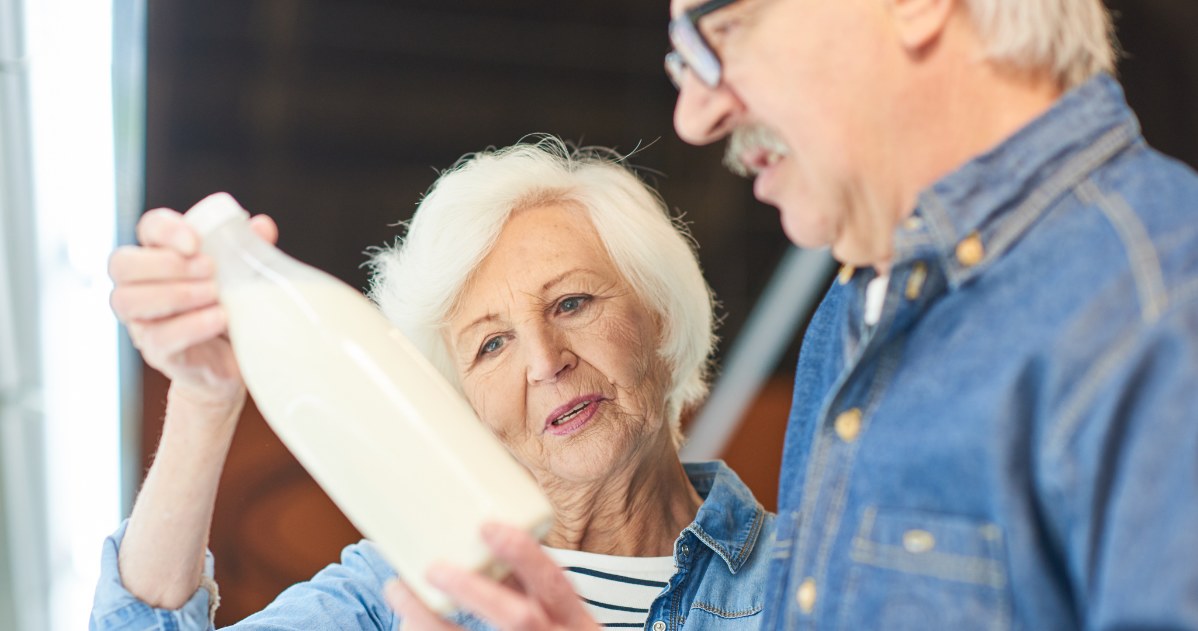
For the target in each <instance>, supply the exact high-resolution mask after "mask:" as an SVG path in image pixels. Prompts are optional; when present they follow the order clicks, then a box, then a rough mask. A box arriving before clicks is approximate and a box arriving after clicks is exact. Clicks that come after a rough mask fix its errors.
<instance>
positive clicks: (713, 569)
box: [90, 462, 774, 631]
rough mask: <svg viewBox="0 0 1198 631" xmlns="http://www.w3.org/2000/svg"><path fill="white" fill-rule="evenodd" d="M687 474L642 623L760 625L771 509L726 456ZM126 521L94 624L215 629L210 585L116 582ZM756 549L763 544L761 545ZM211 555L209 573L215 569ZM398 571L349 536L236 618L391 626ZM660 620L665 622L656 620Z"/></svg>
mask: <svg viewBox="0 0 1198 631" xmlns="http://www.w3.org/2000/svg"><path fill="white" fill-rule="evenodd" d="M685 467H686V472H687V475H688V476H689V477H690V480H691V484H693V485H694V487H695V490H696V491H698V493H699V495H700V497H702V498H704V501H703V505H702V506H700V508H699V512H698V513H697V514H696V515H695V520H694V522H692V523H691V524H690V525H689V526H687V527H686V529H685V530H683V531H682V533H681V534H680V535H679V536H678V539H677V540H676V541H675V542H674V561H675V565H676V566H677V568H678V569H677V571H676V572H675V574H674V576H673V577H672V578H671V579H670V582H669V585H667V586H666V587H665V588H664V589H663V590H662V592H661V594H660V595H658V597H657V598H656V599H655V600H654V601H653V605H652V607H651V608H650V612H649V622H648V624H647V625H646V628H650V629H654V630H656V631H662V629H670V630H676V629H719V630H723V631H743V630H749V629H757V628H758V625H759V624H760V618H761V616H760V613H761V610H762V603H763V602H764V598H765V578H766V573H767V571H768V559H767V558H765V553H766V552H767V551H768V547H769V541H770V540H771V539H772V536H773V524H774V516H773V514H771V513H768V512H766V511H765V509H764V508H762V507H761V504H759V503H758V502H757V500H756V499H754V498H753V494H752V492H750V491H749V489H748V487H746V486H745V485H744V483H743V482H741V480H740V478H739V477H737V475H736V474H735V473H734V472H733V471H732V470H731V469H729V468H728V467H727V466H726V465H724V463H722V462H704V463H694V464H686V465H685ZM123 535H124V525H122V526H121V527H120V529H118V530H117V532H116V533H115V534H114V535H113V536H111V537H109V538H108V539H107V540H106V541H105V543H104V551H103V559H102V563H101V576H100V582H99V585H98V587H97V588H96V599H95V603H94V605H93V606H92V618H91V625H90V628H91V629H92V630H93V631H189V630H190V631H200V630H202V629H211V628H212V624H211V623H210V622H209V615H208V606H209V592H208V591H207V590H206V589H203V588H201V589H199V590H197V591H196V594H195V595H194V596H193V597H192V598H191V600H190V601H188V602H187V603H186V604H185V605H184V606H183V607H182V608H180V609H178V610H165V609H154V608H152V607H150V606H149V605H147V604H145V603H144V602H142V601H140V600H138V599H137V598H136V597H135V596H133V595H132V594H130V593H129V592H128V591H127V590H126V589H125V588H124V586H123V585H121V579H120V572H119V569H118V567H117V553H118V549H119V546H120V541H121V538H122V537H123ZM759 550H760V552H759ZM212 568H213V562H212V558H211V555H210V556H209V558H208V563H207V566H206V569H205V575H206V576H208V577H211V576H212ZM394 576H395V571H394V570H392V569H391V567H390V566H389V565H388V564H387V562H386V561H384V560H383V558H382V557H381V556H380V555H379V553H378V551H377V550H376V549H375V547H374V546H373V545H371V543H370V542H369V541H362V542H361V543H357V544H353V545H350V546H347V547H346V548H345V549H344V550H343V551H342V553H341V563H336V564H333V565H330V566H328V567H326V568H325V569H323V570H321V571H320V572H319V573H317V574H316V576H314V577H313V578H312V580H310V581H307V582H304V583H300V584H298V585H294V586H292V587H290V588H288V589H287V590H286V591H284V592H283V593H282V594H280V595H279V597H278V598H277V599H276V600H275V601H274V602H273V603H271V604H270V606H268V607H267V608H266V609H264V610H262V611H261V612H258V613H256V614H254V615H252V616H250V617H249V618H246V619H245V620H243V621H242V622H240V623H238V624H236V625H234V627H233V628H236V629H240V630H243V631H250V630H262V631H266V630H268V629H269V630H271V631H283V630H288V629H294V630H300V629H303V630H305V631H336V630H344V629H378V630H383V629H387V630H394V629H398V628H399V620H398V619H396V617H395V615H394V614H393V613H392V612H391V610H390V609H389V608H388V607H387V605H386V603H385V602H384V601H383V597H382V590H383V584H384V583H385V582H386V581H387V580H389V579H390V578H392V577H394ZM453 621H454V622H456V623H457V624H460V625H462V626H463V627H465V628H467V629H489V628H490V627H489V626H487V625H486V624H485V623H483V622H482V621H480V620H478V619H477V618H473V617H471V616H470V615H468V614H464V613H459V614H456V615H454V616H453ZM658 622H661V623H663V624H662V625H658V624H656V623H658Z"/></svg>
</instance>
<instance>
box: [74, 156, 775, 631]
mask: <svg viewBox="0 0 1198 631" xmlns="http://www.w3.org/2000/svg"><path fill="white" fill-rule="evenodd" d="M254 221H255V225H256V226H257V228H258V231H259V233H260V234H261V235H262V236H263V237H264V238H267V239H269V240H273V239H274V238H275V236H276V234H277V231H276V229H275V227H274V224H273V222H271V221H270V220H269V219H267V218H264V217H259V218H255V220H254ZM138 235H139V238H140V240H141V242H142V243H143V245H142V246H140V247H131V248H125V249H122V250H120V251H118V252H117V253H115V254H114V255H113V257H112V260H111V265H110V270H111V274H112V277H113V280H114V281H115V289H114V290H113V295H112V304H113V308H114V310H115V311H116V313H117V315H118V316H119V317H120V319H121V320H122V321H123V322H124V323H126V325H128V327H129V330H130V333H131V335H132V337H133V339H134V341H135V343H136V344H137V345H138V348H140V349H141V351H142V354H143V355H144V356H145V358H146V360H147V362H149V363H150V364H151V365H152V366H154V367H155V368H158V369H159V370H161V371H162V372H163V373H165V374H166V375H167V376H169V377H170V378H171V379H172V383H171V389H170V394H169V397H168V406H167V417H166V421H165V425H164V429H163V434H162V438H161V441H160V443H159V448H158V455H157V457H156V458H155V460H154V464H153V466H152V467H151V469H150V471H149V473H148V475H147V477H146V481H145V484H144V486H143V488H142V491H141V494H140V495H139V497H138V500H137V503H136V505H135V507H134V509H133V513H132V515H131V516H130V518H129V520H128V522H127V523H126V524H124V525H122V527H121V528H120V529H119V530H118V531H117V533H116V534H114V535H113V536H112V537H110V538H109V539H108V540H107V541H106V543H105V549H104V557H103V558H104V563H103V575H102V577H101V580H100V585H99V587H98V589H97V595H96V602H95V605H94V608H93V613H92V628H96V629H126V628H137V629H142V628H147V629H158V628H179V629H205V628H209V627H211V612H212V611H213V610H214V609H215V603H216V597H215V595H216V592H217V588H216V584H215V582H214V581H213V577H212V563H211V560H210V559H208V560H207V561H206V558H205V546H206V541H207V534H208V529H209V527H210V521H211V516H212V509H213V502H214V497H215V494H216V487H217V481H218V478H219V476H220V472H221V468H222V466H223V462H224V457H225V454H226V452H227V450H228V447H229V443H230V440H231V437H232V434H233V428H234V426H235V424H236V419H237V418H238V415H239V412H240V410H241V407H242V405H243V404H244V400H245V389H244V385H243V383H242V381H241V378H240V375H239V373H238V371H237V367H236V363H235V362H234V360H233V357H232V354H231V352H230V348H229V346H228V342H227V341H226V338H225V337H224V335H223V334H224V332H225V321H224V315H223V311H222V310H221V309H220V307H219V305H217V303H216V292H215V288H214V287H213V282H212V276H213V269H212V264H211V261H209V260H208V259H207V258H206V257H204V256H203V255H201V254H199V253H198V247H197V245H198V244H197V239H196V236H195V234H194V233H192V232H191V230H190V229H189V228H188V227H187V226H186V224H185V223H183V222H182V221H181V219H180V215H179V214H178V213H175V212H173V211H168V210H158V211H152V212H150V213H147V214H146V216H145V217H144V218H143V219H142V221H141V222H140V223H139V226H138ZM374 269H375V275H374V278H373V281H372V291H371V294H372V297H373V298H374V299H375V300H376V302H377V303H378V304H379V306H380V307H381V309H382V310H383V311H384V313H386V314H387V316H388V317H389V318H390V319H391V320H392V321H393V322H394V323H395V324H396V325H397V326H398V327H399V328H400V329H401V330H402V331H403V332H404V333H406V334H407V335H408V337H409V338H410V339H411V340H412V341H413V342H414V343H415V344H416V345H417V346H418V347H419V348H420V349H421V350H422V351H423V352H424V353H425V354H427V356H428V357H429V358H430V359H431V360H432V362H433V363H434V365H436V366H437V367H438V368H439V369H440V370H441V371H442V372H443V373H444V374H445V376H446V377H447V378H449V379H450V381H451V382H453V383H455V384H456V385H457V386H458V387H459V388H460V390H461V391H462V393H463V394H464V395H465V396H466V398H467V400H468V401H469V402H470V404H471V405H472V406H473V408H474V409H475V411H476V412H477V413H478V416H479V417H480V418H481V419H482V422H484V423H486V424H487V426H488V427H489V428H491V429H492V430H493V431H494V432H495V434H496V435H497V436H499V438H500V439H501V440H502V442H503V443H504V444H505V445H506V446H507V448H508V449H509V451H510V452H511V453H512V454H513V456H514V457H515V458H516V459H517V460H518V461H519V462H520V463H521V464H522V465H523V466H524V467H526V468H527V469H528V470H529V471H530V472H531V473H532V475H533V476H534V478H535V479H536V480H537V482H538V483H539V484H540V486H541V488H542V489H543V490H544V491H545V493H546V495H547V497H548V498H549V500H550V502H551V504H552V505H553V507H554V511H555V519H554V523H553V525H552V527H551V530H550V532H549V533H548V535H547V536H546V537H545V539H544V541H543V548H537V546H535V545H534V544H533V543H532V542H531V540H530V539H528V538H527V537H526V536H525V537H521V535H519V534H518V533H512V532H510V530H505V529H503V528H502V527H501V526H496V527H494V528H491V529H490V530H489V531H487V532H485V533H484V535H485V537H486V538H487V539H488V540H489V542H490V543H491V544H492V546H493V547H494V548H495V551H496V554H497V555H498V556H500V558H511V557H512V556H513V555H525V556H526V557H527V555H528V554H529V548H530V547H531V548H533V551H532V554H534V555H539V556H543V555H547V557H548V558H549V559H552V565H555V566H557V567H560V568H562V569H563V570H564V575H563V573H562V572H559V571H558V570H557V569H556V568H554V567H552V566H550V567H549V571H548V572H545V571H541V570H543V569H544V567H545V566H547V565H549V563H550V562H549V561H548V560H545V561H544V563H542V564H541V566H540V568H541V570H536V571H530V570H529V569H528V568H529V567H533V568H537V567H538V566H537V565H536V563H535V562H534V563H533V564H532V565H531V566H530V565H528V564H527V563H520V564H517V565H518V568H519V571H518V572H517V574H516V576H515V578H514V580H512V581H509V582H508V584H507V585H499V584H496V583H492V582H490V581H489V580H487V579H484V578H482V577H477V576H474V575H463V573H461V572H455V571H454V570H453V568H435V569H434V571H433V572H431V574H432V575H431V576H430V577H429V578H430V580H432V581H433V583H434V584H438V585H441V586H443V587H445V588H446V589H447V591H448V592H449V593H450V594H451V595H453V596H456V597H457V598H458V599H459V601H460V602H461V603H462V604H464V605H467V606H468V607H470V608H472V609H473V612H471V611H465V610H463V611H460V612H458V613H456V614H454V615H452V616H451V617H450V621H449V622H450V623H453V624H455V625H461V626H463V627H466V628H491V627H496V626H497V627H500V628H516V627H521V628H525V627H528V626H529V625H530V624H532V625H536V624H546V625H549V624H554V625H556V624H569V625H570V626H574V627H578V628H583V627H587V626H590V627H594V626H595V622H596V621H597V622H598V623H599V624H601V625H604V626H608V627H623V628H651V629H654V630H655V631H661V630H662V629H665V628H671V629H677V628H694V629H709V628H712V629H714V628H726V629H747V628H751V627H755V626H756V623H757V620H756V618H757V614H758V612H760V610H761V608H762V598H763V592H764V590H763V586H762V584H761V583H762V581H763V579H764V576H765V574H764V572H765V565H766V559H765V558H764V557H765V556H766V552H765V550H764V549H763V548H764V547H765V542H766V541H767V540H768V539H769V536H771V534H772V523H773V517H772V515H770V514H768V513H766V512H765V510H764V509H762V507H761V505H760V504H759V503H757V502H756V501H755V500H754V499H753V496H752V494H751V493H750V492H749V490H748V489H747V488H746V487H745V486H744V485H743V484H742V483H741V482H740V480H739V479H738V478H737V477H736V475H735V474H734V473H733V472H732V471H730V470H729V469H727V467H725V466H724V465H723V464H721V463H715V462H713V463H702V464H687V465H683V464H682V463H681V462H680V461H679V459H678V453H677V447H678V444H679V440H680V436H681V434H680V432H679V419H680V417H681V415H682V412H683V411H684V410H686V409H688V408H689V407H692V406H695V405H697V404H698V403H699V402H700V400H701V399H702V397H703V396H704V395H705V392H706V383H705V376H706V365H707V357H708V354H709V353H710V350H711V346H712V343H713V336H712V313H711V298H710V294H709V291H708V288H707V285H706V283H705V282H704V281H703V278H702V275H701V273H700V270H699V266H698V263H697V261H696V258H695V255H694V253H693V251H692V250H691V248H690V246H689V243H688V240H687V236H686V234H685V233H684V232H683V231H682V229H681V227H680V226H678V225H676V224H675V223H674V222H672V221H671V219H670V217H669V214H668V212H667V211H666V209H665V207H664V205H663V204H662V203H661V201H660V200H659V199H658V198H657V196H656V195H655V194H654V193H653V192H652V191H651V190H650V189H648V188H646V187H645V186H644V185H643V184H642V183H641V182H640V181H639V180H638V179H637V178H636V177H635V176H634V175H633V174H632V173H631V172H629V171H628V170H627V169H626V168H625V167H623V166H622V165H621V164H620V163H619V161H618V160H616V159H613V158H612V157H610V156H609V155H607V154H605V153H602V152H598V151H578V152H571V151H570V150H568V149H567V148H566V147H565V146H564V145H563V144H562V143H560V141H556V140H554V139H544V140H542V141H541V142H539V143H536V144H521V145H516V146H513V147H509V148H507V149H502V150H499V151H493V152H484V153H480V154H476V155H472V156H467V157H466V158H464V159H463V160H462V161H460V162H459V164H458V165H457V166H456V167H455V168H454V169H451V170H450V171H448V172H446V173H445V174H444V175H442V177H441V178H440V179H439V180H438V181H437V183H436V184H435V185H434V186H433V188H432V189H431V191H430V192H429V193H428V195H427V196H426V197H425V198H424V200H423V201H422V203H421V204H420V207H419V208H418V209H417V212H416V215H415V217H414V218H413V220H412V222H411V224H410V226H409V229H408V231H407V235H406V237H405V238H404V239H403V241H402V242H401V243H399V244H397V245H396V246H395V247H394V248H389V249H384V250H382V251H380V252H379V253H378V254H377V255H376V256H375V260H374ZM379 501H386V498H379ZM413 517H414V518H419V517H418V516H413ZM522 546H523V550H521V547H522ZM541 550H543V555H542V552H541ZM534 561H535V560H534ZM394 575H395V574H394V571H393V570H392V569H391V568H389V567H388V566H387V564H386V563H385V562H384V561H383V560H382V558H381V557H380V555H379V554H378V552H377V551H376V550H375V549H374V547H373V546H372V545H371V544H370V543H369V542H367V541H363V542H361V543H358V544H354V545H351V546H348V547H347V548H346V549H345V550H344V552H343V554H342V559H341V563H339V564H334V565H331V566H329V567H328V568H326V569H324V570H322V571H321V572H320V573H318V574H317V575H316V576H314V577H313V578H312V579H311V580H309V581H307V582H304V583H300V584H298V585H295V586H293V587H291V588H289V589H288V590H286V591H284V592H283V593H282V594H281V595H280V596H279V597H278V599H277V600H276V601H275V602H274V603H272V604H271V605H270V606H269V607H268V608H267V609H265V610H263V611H262V612H259V613H258V614H255V615H253V616H251V617H250V618H248V619H246V620H244V621H243V622H241V623H240V624H239V625H237V626H238V628H244V629H257V628H262V629H266V628H270V629H351V628H352V629H358V628H361V629H395V628H398V625H399V622H400V617H401V616H399V615H397V614H396V613H394V612H393V611H392V610H391V609H390V608H389V607H388V603H390V604H391V605H392V606H395V607H397V608H398V609H400V610H402V611H403V612H404V614H405V615H407V616H408V620H407V621H406V622H407V624H406V625H405V628H408V627H409V626H432V627H438V626H448V624H449V623H446V622H443V621H441V620H438V619H436V618H435V617H434V616H432V615H431V614H430V613H429V612H428V610H427V609H424V608H423V607H422V606H421V605H420V604H419V603H418V602H415V601H414V599H413V598H412V597H411V595H410V594H408V593H406V592H405V590H404V589H403V588H402V587H398V586H396V585H392V586H390V587H389V588H388V589H387V592H388V596H387V597H386V598H385V597H384V585H385V584H386V583H387V581H389V580H390V579H392V578H393V577H394ZM524 594H527V595H524ZM575 594H576V595H575ZM592 619H593V620H592ZM160 624H161V625H162V626H159V625H160Z"/></svg>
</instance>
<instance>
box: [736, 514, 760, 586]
mask: <svg viewBox="0 0 1198 631" xmlns="http://www.w3.org/2000/svg"><path fill="white" fill-rule="evenodd" d="M763 523H765V508H764V507H763V506H762V505H761V504H760V503H758V504H757V512H756V513H754V514H753V525H752V527H751V528H750V532H749V536H747V537H745V543H744V545H742V546H741V547H740V553H739V554H737V555H736V570H739V569H740V566H741V565H743V564H744V562H745V559H747V558H748V556H749V553H750V551H751V550H752V549H753V548H754V547H755V544H756V543H757V537H758V536H760V534H761V524H763ZM736 570H733V571H734V572H735V571H736Z"/></svg>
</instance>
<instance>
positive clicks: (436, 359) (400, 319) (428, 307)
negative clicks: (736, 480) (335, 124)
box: [370, 136, 715, 443]
mask: <svg viewBox="0 0 1198 631" xmlns="http://www.w3.org/2000/svg"><path fill="white" fill-rule="evenodd" d="M549 203H568V204H574V205H576V206H578V207H580V208H582V209H584V210H585V211H586V212H587V214H588V216H589V217H590V220H591V222H592V223H593V224H594V226H595V230H596V231H597V232H598V234H599V237H600V239H601V240H602V241H603V244H604V246H605V247H606V249H607V252H608V254H609V255H610V256H611V258H612V261H613V262H614V263H615V265H616V268H617V269H618V270H619V271H620V273H621V274H623V275H624V277H625V280H627V282H628V283H629V285H630V286H631V287H632V289H633V291H635V292H636V293H637V295H638V296H639V297H640V298H641V300H642V301H643V303H644V304H645V305H646V306H647V307H648V308H649V309H650V310H651V311H653V312H654V313H656V314H657V315H658V316H659V317H658V320H659V321H660V322H661V325H662V330H661V340H660V346H659V348H658V353H659V355H660V356H661V357H662V358H663V359H664V360H665V363H666V365H667V366H668V367H669V369H670V371H671V375H670V377H671V379H670V381H669V389H668V390H667V394H666V402H665V403H666V408H665V413H666V420H667V421H668V422H669V423H670V424H671V427H672V429H673V432H674V439H675V442H676V443H678V441H679V440H680V439H681V432H680V430H679V423H680V419H681V414H682V411H683V410H684V409H686V408H688V407H689V406H692V405H695V404H698V403H699V402H701V401H702V399H703V398H704V397H705V396H706V394H707V377H708V367H709V359H708V358H709V356H710V354H711V351H712V349H713V347H714V345H715V335H714V326H715V322H714V319H713V314H712V304H713V301H712V294H711V290H710V288H709V287H708V285H707V282H706V281H705V280H704V278H703V274H702V271H701V270H700V268H699V262H698V258H697V257H696V254H695V251H694V249H693V241H692V240H691V238H690V235H689V233H688V231H687V230H686V227H685V225H684V224H682V222H681V220H680V219H677V218H674V217H672V216H671V215H670V212H669V210H668V209H667V208H666V206H665V204H664V202H663V201H662V200H661V198H660V197H659V196H658V195H657V193H656V192H655V191H654V190H653V189H652V188H650V187H649V186H647V185H646V184H644V183H643V182H641V180H640V179H638V177H637V176H636V175H635V174H634V173H633V172H632V171H631V170H630V169H629V168H628V167H626V166H625V165H624V164H623V159H621V158H620V157H619V156H618V155H616V154H615V153H614V152H612V151H610V150H604V149H599V148H581V149H574V148H571V147H570V146H568V145H567V144H566V143H564V142H563V141H561V140H560V139H558V138H556V137H551V136H542V137H537V138H536V139H535V142H521V143H519V144H516V145H513V146H511V147H506V148H504V149H498V150H494V149H491V150H487V151H483V152H480V153H475V154H467V155H466V156H463V157H462V158H461V159H460V160H458V162H457V163H456V164H455V165H454V166H453V167H451V168H450V169H449V170H447V171H445V172H443V173H442V174H441V176H440V177H439V178H438V179H437V181H436V182H435V183H434V184H433V185H432V187H431V188H430V189H429V191H428V193H426V194H425V196H424V198H423V199H422V200H421V202H420V204H419V206H418V207H417V209H416V213H415V215H413V217H412V220H411V221H410V222H409V223H408V225H407V232H406V235H405V236H403V237H400V238H398V239H397V240H396V242H395V244H394V245H392V246H389V247H386V248H381V249H378V250H376V251H374V252H373V253H372V258H371V261H370V266H371V268H372V271H373V273H372V274H371V281H370V298H371V299H372V300H374V302H375V303H376V304H378V306H379V308H380V309H381V310H382V311H383V313H384V315H386V316H387V318H388V319H389V320H390V321H391V322H392V323H393V324H394V325H395V326H396V327H397V328H399V330H400V331H401V332H403V333H404V335H406V336H407V337H408V338H409V339H410V340H411V342H412V343H413V344H415V345H416V347H417V348H418V349H419V350H420V351H422V352H423V353H424V354H425V356H426V357H428V358H429V360H430V361H431V362H432V364H433V365H434V366H436V368H437V369H438V370H440V371H441V373H442V374H444V375H445V376H446V378H448V379H449V381H450V383H452V384H454V385H455V386H456V387H457V388H458V389H459V390H460V389H461V382H460V379H459V377H458V372H457V370H456V368H455V366H454V363H453V360H452V359H451V355H450V350H449V346H448V341H447V340H446V339H445V336H444V335H443V331H444V326H445V324H446V319H447V317H448V316H449V314H450V313H451V312H452V310H453V308H454V307H455V305H456V302H457V299H458V296H459V294H460V292H461V291H462V288H463V287H464V286H465V285H466V283H467V281H468V280H469V278H470V276H471V274H472V273H473V272H474V270H475V268H476V267H477V266H478V265H479V263H480V262H481V261H482V259H483V258H484V257H485V256H486V255H487V254H488V253H489V252H490V251H491V248H492V247H493V246H494V245H495V242H496V240H497V239H498V237H499V233H500V231H501V230H502V229H503V227H504V225H505V224H506V222H507V220H508V217H510V216H511V214H512V213H513V212H515V211H517V210H520V209H521V208H529V207H533V206H540V205H544V204H549ZM630 350H631V349H630Z"/></svg>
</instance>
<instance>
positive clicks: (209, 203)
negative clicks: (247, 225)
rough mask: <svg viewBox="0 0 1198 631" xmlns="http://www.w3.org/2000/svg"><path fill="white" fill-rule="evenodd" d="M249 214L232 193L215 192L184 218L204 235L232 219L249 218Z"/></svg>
mask: <svg viewBox="0 0 1198 631" xmlns="http://www.w3.org/2000/svg"><path fill="white" fill-rule="evenodd" d="M249 216H250V214H249V213H248V212H246V210H245V209H244V208H242V207H241V204H238V203H237V200H235V199H233V196H232V195H230V194H228V193H213V194H211V195H209V196H208V197H205V198H204V199H201V200H200V201H199V203H197V204H196V205H195V206H192V207H191V210H188V211H187V212H186V213H184V215H183V220H184V221H186V222H187V223H188V224H191V227H192V228H195V229H196V232H199V233H200V236H204V235H206V234H208V233H209V232H212V231H213V230H216V229H217V228H218V227H220V226H221V225H222V224H224V223H226V222H228V221H230V220H233V219H249Z"/></svg>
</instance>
